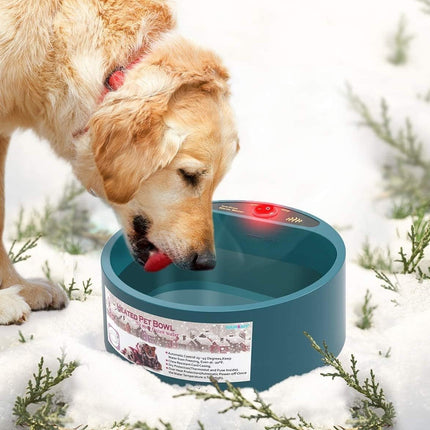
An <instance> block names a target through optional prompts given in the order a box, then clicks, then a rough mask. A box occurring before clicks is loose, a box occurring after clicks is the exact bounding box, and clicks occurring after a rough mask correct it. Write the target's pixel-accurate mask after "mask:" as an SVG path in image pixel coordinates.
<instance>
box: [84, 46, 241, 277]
mask: <svg viewBox="0 0 430 430" xmlns="http://www.w3.org/2000/svg"><path fill="white" fill-rule="evenodd" d="M227 80H228V74H227V72H226V70H225V69H224V67H223V66H222V65H221V63H220V60H219V58H218V57H216V56H215V55H214V54H212V53H211V52H209V51H206V50H203V49H200V48H197V47H195V46H193V45H191V44H190V43H189V42H187V41H185V40H183V39H174V40H167V41H164V42H163V43H161V44H160V45H159V46H157V47H156V48H155V49H154V51H153V52H152V53H151V54H149V55H148V57H147V58H145V59H144V60H143V61H141V62H140V63H139V64H137V65H136V66H135V67H134V68H133V69H131V70H130V71H129V72H128V74H127V79H126V81H125V84H124V86H123V87H121V88H120V89H119V90H118V91H116V92H113V93H110V94H109V95H108V96H107V97H106V99H105V101H104V102H103V104H102V106H101V107H100V109H98V111H97V112H96V113H95V115H94V116H93V117H92V119H91V121H90V127H89V131H90V136H91V145H92V152H93V155H94V160H95V164H96V166H97V170H98V173H99V174H100V176H101V178H102V183H103V190H102V191H103V195H104V197H105V199H106V200H107V201H108V202H109V203H110V204H111V205H112V206H113V208H114V209H115V211H116V213H117V215H118V217H119V219H120V221H121V223H122V225H123V228H124V230H125V233H126V236H127V238H128V242H129V246H130V248H131V250H132V253H133V254H134V257H135V259H136V260H137V261H138V262H139V263H140V264H142V265H143V266H145V267H146V268H147V269H148V267H149V266H150V264H149V263H148V261H149V260H152V261H154V260H156V259H157V257H159V256H160V255H161V256H167V257H168V259H169V260H171V261H173V263H174V264H176V265H177V266H178V267H180V268H183V269H191V270H202V269H211V268H213V267H214V265H215V250H214V238H213V225H212V210H211V202H212V195H213V192H214V190H215V187H216V186H217V185H218V183H219V182H220V180H221V179H222V177H223V176H224V174H225V173H226V171H227V170H228V168H229V166H230V164H231V162H232V160H233V158H234V156H235V155H236V153H237V151H238V149H239V144H238V138H237V133H236V128H235V125H234V121H233V118H232V111H231V109H230V107H229V104H228V99H229V88H228V84H227ZM153 266H154V265H153ZM161 266H163V264H161ZM161 266H160V267H161ZM156 269H157V264H155V270H156Z"/></svg>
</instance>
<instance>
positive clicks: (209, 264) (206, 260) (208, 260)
mask: <svg viewBox="0 0 430 430" xmlns="http://www.w3.org/2000/svg"><path fill="white" fill-rule="evenodd" d="M215 264H216V259H215V254H213V253H212V252H202V253H201V254H195V256H194V258H193V261H192V263H191V267H190V269H191V270H211V269H213V268H214V267H215Z"/></svg>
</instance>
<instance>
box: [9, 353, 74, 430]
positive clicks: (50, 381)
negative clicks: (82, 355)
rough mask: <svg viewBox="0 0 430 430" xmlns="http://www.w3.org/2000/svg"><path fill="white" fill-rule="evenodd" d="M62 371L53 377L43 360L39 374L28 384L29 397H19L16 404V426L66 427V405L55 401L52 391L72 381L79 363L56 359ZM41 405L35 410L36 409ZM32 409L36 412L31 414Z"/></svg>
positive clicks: (36, 429)
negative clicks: (66, 380) (70, 378)
mask: <svg viewBox="0 0 430 430" xmlns="http://www.w3.org/2000/svg"><path fill="white" fill-rule="evenodd" d="M57 360H58V362H59V368H58V370H57V373H56V374H55V375H53V373H52V371H51V370H50V369H49V368H48V367H46V368H45V369H44V367H43V366H44V359H43V357H42V358H41V359H40V361H39V364H38V370H37V373H34V374H33V379H30V380H29V381H28V383H27V388H26V394H25V396H23V397H21V396H18V397H17V398H16V400H15V405H14V408H13V415H14V416H16V417H17V419H16V424H17V425H18V426H21V427H28V428H29V429H30V430H58V429H59V428H60V427H62V426H63V424H64V417H65V415H66V411H67V404H65V403H64V402H61V401H59V400H57V399H56V398H55V394H54V393H52V392H51V390H52V388H54V387H55V386H57V385H58V384H60V383H61V382H62V381H64V380H65V379H67V378H69V377H70V376H71V375H72V373H73V372H74V371H75V369H76V368H77V367H78V362H76V361H71V362H69V363H66V361H65V356H64V355H63V356H62V357H61V358H58V359H57ZM36 405H41V406H40V407H39V408H38V409H36V410H34V406H36ZM30 407H31V409H32V410H34V411H33V412H30V410H29V409H30Z"/></svg>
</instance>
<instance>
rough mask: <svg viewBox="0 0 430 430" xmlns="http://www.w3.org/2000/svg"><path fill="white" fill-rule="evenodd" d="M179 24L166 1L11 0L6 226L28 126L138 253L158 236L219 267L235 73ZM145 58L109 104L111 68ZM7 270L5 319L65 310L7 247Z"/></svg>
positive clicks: (1, 67) (5, 45) (5, 95)
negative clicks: (215, 216)
mask: <svg viewBox="0 0 430 430" xmlns="http://www.w3.org/2000/svg"><path fill="white" fill-rule="evenodd" d="M174 26H175V19H174V17H173V15H172V11H171V9H170V6H169V4H168V2H166V1H163V0H84V1H82V0H27V1H26V2H23V1H21V0H0V178H1V181H0V233H1V232H2V231H3V223H4V185H3V178H4V161H5V157H6V153H7V148H8V144H9V140H10V136H11V134H12V132H13V131H14V130H15V129H16V128H18V127H26V128H32V129H33V130H34V131H35V132H36V133H38V134H39V135H40V136H42V137H44V138H46V139H47V140H48V141H49V142H50V143H51V145H52V148H53V150H54V151H55V152H56V153H57V154H58V155H59V156H60V157H62V158H64V159H66V160H67V161H69V162H70V163H71V165H72V167H73V170H74V172H75V174H76V176H77V177H78V179H79V180H80V181H81V182H82V184H83V185H84V186H85V187H86V188H87V189H88V190H91V191H92V192H95V193H96V194H97V195H98V196H99V197H101V198H102V199H104V200H105V201H106V202H107V203H109V204H110V205H111V206H112V207H113V209H114V210H115V211H116V213H117V215H118V217H119V219H120V220H121V223H122V225H123V228H124V232H125V233H126V235H127V237H128V239H129V244H130V248H131V250H132V251H133V252H135V253H137V254H139V253H140V252H141V250H140V249H139V246H143V245H142V244H146V245H145V246H148V243H150V246H151V247H152V248H154V247H155V248H157V249H158V250H160V251H162V252H163V253H165V254H167V255H168V256H169V257H170V259H171V260H173V262H174V263H175V264H177V265H178V266H179V267H182V268H185V269H190V268H191V269H200V268H209V267H210V265H211V264H212V262H210V263H208V261H209V260H210V259H211V258H212V256H213V254H214V244H213V226H212V216H211V200H212V194H213V191H214V189H215V187H216V186H217V184H218V183H219V181H220V180H221V179H222V177H223V175H224V174H225V172H226V170H227V169H228V167H229V166H230V163H231V161H232V160H233V158H234V156H235V154H236V153H237V151H238V148H239V145H238V139H237V133H236V129H235V125H234V121H233V119H232V112H231V109H230V107H229V104H228V99H229V88H228V84H227V80H228V73H227V71H226V69H225V68H224V67H223V66H222V64H221V62H220V59H219V58H218V57H217V56H216V55H214V54H213V53H211V52H210V51H207V50H205V49H202V48H198V47H196V46H194V45H193V44H192V43H190V42H189V41H187V40H185V39H183V38H181V37H179V36H177V35H175V34H174V33H173V32H172V29H173V28H174ZM136 59H140V60H139V62H138V63H136V64H135V65H134V67H132V68H131V69H130V70H129V71H127V73H126V79H125V82H124V85H123V86H122V87H121V88H119V89H118V90H117V91H113V92H109V93H108V94H107V95H106V96H105V97H104V99H103V100H101V97H100V95H101V94H102V92H103V88H104V87H103V82H104V80H105V79H106V77H107V76H108V74H109V73H110V72H112V70H113V69H115V68H116V67H118V66H125V65H127V64H129V63H131V62H133V61H134V60H136ZM139 220H140V221H139ZM139 222H140V224H139ZM139 225H140V227H139ZM143 225H144V227H145V228H141V227H142V226H143ZM139 228H140V230H141V231H140V232H139V231H138V230H139ZM142 231H143V232H142ZM145 252H146V251H145ZM142 253H143V251H142ZM145 255H146V254H145ZM196 261H200V262H202V261H203V263H201V264H199V265H197V264H196ZM141 262H142V261H141ZM205 262H206V263H207V264H206V266H207V267H205V264H204V263H205ZM142 264H143V263H142ZM0 275H1V287H0V288H1V289H0V323H3V324H5V323H12V322H20V321H23V320H25V319H26V317H27V316H28V313H29V311H30V309H47V308H55V309H59V308H62V307H63V306H64V305H65V302H66V299H65V296H64V294H63V293H62V292H61V291H60V289H59V288H58V287H56V286H54V285H52V284H50V283H49V282H47V281H46V280H33V281H30V280H25V279H23V278H22V277H21V276H20V275H19V274H18V273H17V272H16V271H15V269H14V268H13V266H12V265H11V263H10V261H9V259H8V257H7V253H6V252H5V250H4V247H3V246H0ZM13 285H19V287H17V288H15V289H10V292H9V293H8V297H7V299H8V303H10V300H11V297H12V296H13V294H12V293H14V294H15V293H16V300H15V302H16V306H15V309H14V311H13V312H9V311H8V310H7V309H5V306H4V305H3V306H2V292H3V293H4V289H6V288H8V287H10V286H13ZM12 290H13V291H12ZM18 292H19V296H18V295H17V294H18ZM12 299H13V297H12ZM22 299H24V300H22ZM8 308H11V306H10V304H8Z"/></svg>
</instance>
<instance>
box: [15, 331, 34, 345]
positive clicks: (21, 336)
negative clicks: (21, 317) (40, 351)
mask: <svg viewBox="0 0 430 430" xmlns="http://www.w3.org/2000/svg"><path fill="white" fill-rule="evenodd" d="M18 335H19V339H18V340H19V341H20V342H21V343H27V342H28V341H29V340H33V339H34V336H33V335H30V337H29V338H26V337H25V336H24V334H23V333H22V331H21V330H20V331H19V332H18Z"/></svg>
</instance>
